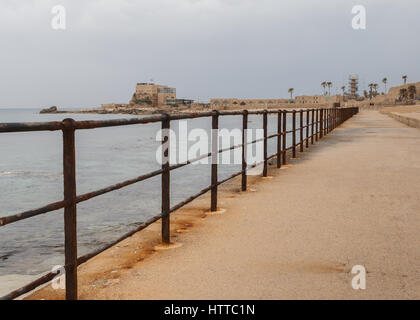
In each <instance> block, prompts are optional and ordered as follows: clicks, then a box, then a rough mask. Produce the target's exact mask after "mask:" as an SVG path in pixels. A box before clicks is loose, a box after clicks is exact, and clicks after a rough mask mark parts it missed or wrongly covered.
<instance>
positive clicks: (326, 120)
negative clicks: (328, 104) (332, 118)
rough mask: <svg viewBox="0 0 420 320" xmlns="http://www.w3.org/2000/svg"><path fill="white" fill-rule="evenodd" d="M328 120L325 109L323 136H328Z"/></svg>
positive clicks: (327, 112) (327, 110) (327, 111)
mask: <svg viewBox="0 0 420 320" xmlns="http://www.w3.org/2000/svg"><path fill="white" fill-rule="evenodd" d="M328 119H329V109H328V108H326V109H325V132H324V136H326V135H327V134H328Z"/></svg>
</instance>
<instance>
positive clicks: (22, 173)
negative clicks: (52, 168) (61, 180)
mask: <svg viewBox="0 0 420 320" xmlns="http://www.w3.org/2000/svg"><path fill="white" fill-rule="evenodd" d="M60 175H61V173H57V172H49V171H25V170H3V171H1V170H0V177H19V176H37V177H58V176H60Z"/></svg>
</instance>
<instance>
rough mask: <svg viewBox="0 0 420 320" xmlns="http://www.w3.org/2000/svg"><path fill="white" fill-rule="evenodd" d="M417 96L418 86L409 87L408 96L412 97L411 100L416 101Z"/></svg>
mask: <svg viewBox="0 0 420 320" xmlns="http://www.w3.org/2000/svg"><path fill="white" fill-rule="evenodd" d="M416 95H417V89H416V86H413V85H411V86H409V87H408V96H409V97H410V99H416Z"/></svg>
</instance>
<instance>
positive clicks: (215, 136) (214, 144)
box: [210, 110, 219, 212]
mask: <svg viewBox="0 0 420 320" xmlns="http://www.w3.org/2000/svg"><path fill="white" fill-rule="evenodd" d="M211 129H212V130H211V137H212V139H211V206H210V210H211V211H212V212H214V211H217V164H218V162H219V161H218V159H219V112H218V111H217V110H214V111H213V116H212V125H211Z"/></svg>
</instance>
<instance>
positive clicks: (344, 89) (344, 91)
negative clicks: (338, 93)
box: [341, 86, 346, 96]
mask: <svg viewBox="0 0 420 320" xmlns="http://www.w3.org/2000/svg"><path fill="white" fill-rule="evenodd" d="M341 90H343V96H344V94H345V93H346V86H342V87H341Z"/></svg>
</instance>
